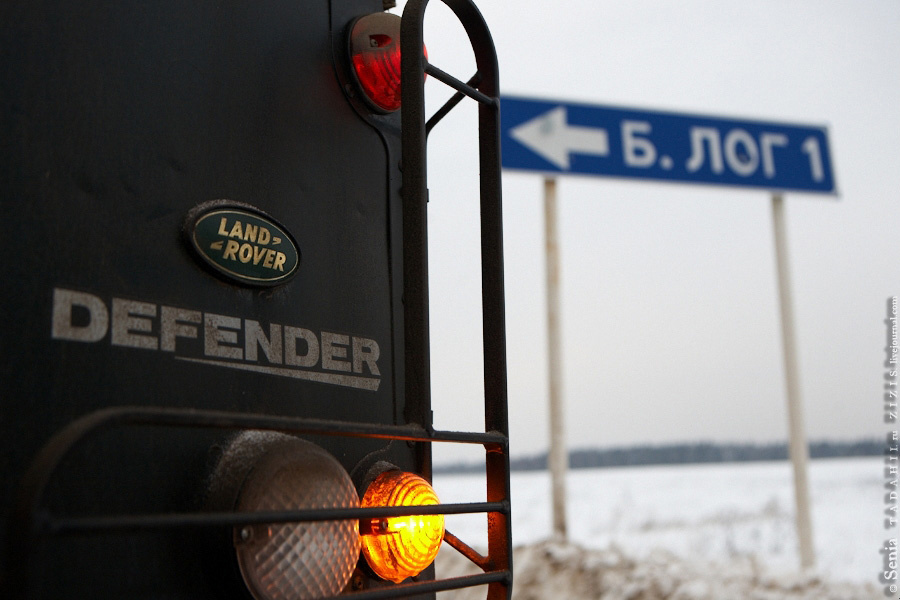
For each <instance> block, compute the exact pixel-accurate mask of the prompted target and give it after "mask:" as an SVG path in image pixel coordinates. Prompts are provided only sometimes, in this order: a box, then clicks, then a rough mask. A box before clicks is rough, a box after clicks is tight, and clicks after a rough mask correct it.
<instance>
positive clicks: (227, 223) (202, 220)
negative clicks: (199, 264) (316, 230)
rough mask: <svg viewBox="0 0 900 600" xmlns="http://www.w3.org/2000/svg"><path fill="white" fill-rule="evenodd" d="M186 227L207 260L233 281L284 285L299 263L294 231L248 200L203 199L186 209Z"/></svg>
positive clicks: (192, 244) (189, 238) (263, 284)
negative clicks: (205, 200) (242, 202)
mask: <svg viewBox="0 0 900 600" xmlns="http://www.w3.org/2000/svg"><path fill="white" fill-rule="evenodd" d="M184 233H185V237H187V239H188V242H189V243H190V245H191V246H192V247H193V248H194V250H195V251H196V252H197V254H198V255H199V257H200V258H201V259H202V260H203V262H204V263H205V264H206V265H208V266H209V267H211V268H212V269H213V270H214V271H215V272H216V273H217V274H218V275H220V276H222V277H224V278H225V279H228V280H230V281H232V282H236V283H242V284H245V285H252V286H274V285H280V284H282V283H284V282H286V281H288V280H289V279H290V278H291V277H293V276H294V275H295V274H296V272H297V267H298V266H299V265H300V251H299V250H298V248H297V242H296V241H294V238H293V236H291V234H290V233H288V232H287V230H286V229H285V228H284V227H282V226H281V225H279V224H278V223H276V222H275V220H274V219H272V217H270V216H269V215H267V214H265V213H264V212H262V211H261V210H259V209H257V208H255V207H253V206H249V205H246V204H240V203H237V202H231V201H228V200H214V201H212V202H206V203H203V204H201V205H199V206H197V207H195V208H194V209H193V210H191V212H190V213H189V214H188V218H187V221H186V222H185V227H184Z"/></svg>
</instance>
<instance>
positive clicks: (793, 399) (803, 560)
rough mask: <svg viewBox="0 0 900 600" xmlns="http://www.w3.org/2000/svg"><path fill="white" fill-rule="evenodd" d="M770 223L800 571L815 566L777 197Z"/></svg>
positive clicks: (806, 451) (806, 449) (788, 284)
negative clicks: (779, 307)
mask: <svg viewBox="0 0 900 600" xmlns="http://www.w3.org/2000/svg"><path fill="white" fill-rule="evenodd" d="M772 224H773V228H774V232H775V235H774V238H775V263H776V265H777V269H778V297H779V303H780V306H781V342H782V346H783V357H784V377H785V382H786V384H787V385H786V392H787V408H788V431H789V454H790V457H791V464H792V465H793V468H794V503H795V506H796V510H797V518H796V526H797V541H798V543H799V548H800V565H801V566H802V567H803V568H812V567H813V566H814V565H815V562H816V556H815V551H814V550H813V539H812V537H813V535H812V519H811V516H810V506H809V482H808V478H807V475H806V465H807V463H808V462H809V447H808V444H807V442H806V429H805V428H804V426H803V401H802V397H801V395H800V373H799V369H798V367H797V344H796V341H795V335H794V310H793V299H792V297H791V276H790V268H789V265H788V256H787V234H786V233H785V226H784V198H783V197H782V195H781V194H772Z"/></svg>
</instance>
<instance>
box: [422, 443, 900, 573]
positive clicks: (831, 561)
mask: <svg viewBox="0 0 900 600" xmlns="http://www.w3.org/2000/svg"><path fill="white" fill-rule="evenodd" d="M809 474H810V485H811V500H812V504H813V533H814V545H815V550H816V559H817V564H816V574H817V575H818V576H819V577H821V578H822V579H824V580H828V581H836V582H840V581H844V582H853V583H857V584H870V585H873V586H878V588H879V589H882V588H883V585H882V584H880V583H879V579H878V578H879V575H880V573H881V571H882V566H883V556H882V554H880V553H879V550H880V549H881V548H882V546H883V544H884V542H885V540H887V539H888V538H889V537H896V536H897V535H898V533H897V531H896V529H895V530H894V531H890V530H886V529H884V514H885V513H884V509H885V508H886V505H885V504H884V496H885V493H886V492H885V487H884V485H885V483H886V479H885V476H884V462H883V460H882V459H881V458H878V457H873V458H847V459H829V460H815V461H812V462H811V464H810V472H809ZM483 486H484V484H483V479H482V478H480V477H479V476H474V475H436V476H435V487H436V489H437V491H438V494H439V495H440V497H441V500H442V501H443V502H480V501H484V495H485V493H484V490H483ZM549 498H550V493H549V475H548V474H547V473H546V472H516V473H513V475H512V502H513V504H512V506H513V509H512V524H513V543H514V545H515V546H521V545H531V544H535V543H537V542H539V541H541V540H545V539H547V538H548V537H550V533H551V517H550V500H549ZM793 513H794V500H793V488H792V474H791V469H790V465H789V463H787V462H761V463H727V464H711V465H683V466H650V467H631V468H609V469H579V470H572V471H569V478H568V525H569V537H570V539H571V541H572V542H574V543H575V544H577V545H579V546H581V547H584V548H590V549H610V548H612V549H616V550H619V551H621V552H622V553H623V554H624V555H627V556H628V557H632V558H634V559H636V560H641V559H646V558H651V557H652V556H653V553H654V552H656V551H657V550H659V549H662V550H664V551H667V552H669V553H671V554H673V555H675V556H677V557H679V558H681V559H684V560H687V561H694V562H702V563H718V564H728V563H737V562H745V563H746V562H750V563H753V564H754V565H757V564H758V565H760V566H761V567H763V568H765V569H766V571H768V572H772V573H791V572H795V571H797V570H798V568H799V561H798V559H797V539H796V534H795V529H794V522H793ZM484 522H485V521H484V516H483V515H454V516H448V517H447V528H448V529H449V530H450V531H452V532H453V533H454V534H456V535H457V536H458V537H460V538H462V539H463V540H465V541H466V542H467V543H469V544H470V545H474V546H478V547H483V546H486V543H487V540H486V535H485V525H484Z"/></svg>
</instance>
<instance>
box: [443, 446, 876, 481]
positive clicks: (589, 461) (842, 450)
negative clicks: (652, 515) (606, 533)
mask: <svg viewBox="0 0 900 600" xmlns="http://www.w3.org/2000/svg"><path fill="white" fill-rule="evenodd" d="M884 452H885V445H884V441H883V440H874V439H873V440H859V441H853V442H828V441H819V442H810V444H809V455H810V457H811V458H838V457H846V456H880V455H882V454H884ZM787 457H788V447H787V443H771V444H714V443H710V442H700V443H689V444H688V443H685V444H667V445H663V446H650V445H644V446H631V447H627V448H607V449H599V448H593V449H582V450H572V451H571V452H569V467H570V468H572V469H592V468H597V467H633V466H639V465H675V464H689V463H719V462H751V461H763V460H786V459H787ZM510 468H511V469H512V470H513V471H542V470H545V469H546V468H547V454H546V453H543V454H538V455H535V456H528V457H522V458H513V459H511V460H510ZM483 470H484V466H483V465H481V464H471V463H456V464H450V465H435V467H434V472H435V473H478V472H481V471H483Z"/></svg>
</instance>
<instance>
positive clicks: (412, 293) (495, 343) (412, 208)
mask: <svg viewBox="0 0 900 600" xmlns="http://www.w3.org/2000/svg"><path fill="white" fill-rule="evenodd" d="M443 1H444V3H445V4H446V5H447V6H448V7H449V8H450V9H451V10H452V11H453V12H454V13H455V14H456V17H457V19H459V21H460V23H461V24H462V25H463V27H464V29H465V31H466V34H467V35H468V37H469V42H470V44H471V45H472V49H473V50H474V52H475V63H476V67H477V70H478V73H479V75H480V76H481V81H479V83H478V85H477V89H478V91H479V92H480V93H481V94H484V95H485V96H487V97H488V98H493V99H495V100H496V99H497V98H498V97H499V87H500V85H499V69H498V65H497V52H496V50H495V48H494V43H493V40H492V38H491V35H490V31H489V30H488V27H487V24H486V23H485V21H484V18H483V17H482V15H481V13H480V12H479V11H478V9H477V8H476V7H475V5H474V4H473V3H472V1H471V0H443ZM427 4H428V0H409V2H408V3H407V5H406V7H405V8H404V10H403V20H402V24H401V29H400V43H401V59H400V60H401V74H402V81H403V86H402V90H401V94H402V98H401V99H402V104H401V109H400V110H401V128H402V133H401V141H402V148H403V157H402V161H401V164H402V165H403V188H402V194H403V275H404V319H405V322H404V342H405V345H406V348H405V360H406V363H405V365H406V371H405V373H406V387H405V392H406V397H407V398H419V399H422V400H423V403H422V406H424V407H430V406H431V390H430V378H431V374H430V355H429V332H428V250H427V243H428V228H427V213H426V207H427V201H428V183H427V152H426V150H427V148H426V115H425V89H424V78H425V70H426V59H425V56H424V54H423V52H422V48H423V47H424V42H425V40H424V34H423V24H424V16H425V7H426V6H427ZM478 139H479V144H478V145H479V170H480V197H481V290H482V292H481V293H482V331H483V340H484V342H483V344H484V393H485V429H486V431H496V432H499V433H501V434H503V435H506V436H508V435H509V417H508V408H507V387H506V317H505V305H504V282H503V216H502V203H501V192H500V106H499V102H490V103H485V102H480V103H479V106H478ZM407 416H408V417H409V420H410V421H412V422H416V423H421V424H422V425H423V426H424V427H428V426H429V425H430V423H431V413H430V410H429V411H427V414H417V415H407ZM486 475H487V480H488V493H487V495H488V498H487V499H488V501H489V502H509V496H510V494H509V455H508V454H507V453H506V452H505V451H490V450H489V451H488V452H487V460H486ZM511 549H512V534H511V531H510V523H509V518H508V516H507V515H501V514H496V513H495V514H491V515H489V517H488V554H489V559H490V560H491V561H492V562H493V563H494V564H496V565H497V566H498V567H499V568H502V569H508V570H509V571H510V573H511V572H512V552H511ZM511 594H512V583H511V581H509V582H504V583H495V584H491V585H490V586H489V588H488V599H489V600H500V599H501V598H509V597H511Z"/></svg>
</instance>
